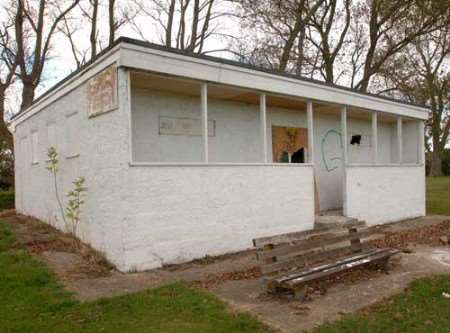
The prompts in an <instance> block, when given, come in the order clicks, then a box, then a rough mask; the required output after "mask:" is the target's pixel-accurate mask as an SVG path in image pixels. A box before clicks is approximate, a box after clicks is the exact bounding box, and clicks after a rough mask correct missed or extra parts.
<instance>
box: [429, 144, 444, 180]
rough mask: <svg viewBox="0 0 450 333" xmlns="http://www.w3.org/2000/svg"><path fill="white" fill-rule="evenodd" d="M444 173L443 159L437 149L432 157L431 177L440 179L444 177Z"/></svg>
mask: <svg viewBox="0 0 450 333" xmlns="http://www.w3.org/2000/svg"><path fill="white" fill-rule="evenodd" d="M443 175H444V174H443V172H442V157H441V154H440V152H439V151H438V150H437V149H435V150H433V152H432V155H431V166H430V176H432V177H440V176H443Z"/></svg>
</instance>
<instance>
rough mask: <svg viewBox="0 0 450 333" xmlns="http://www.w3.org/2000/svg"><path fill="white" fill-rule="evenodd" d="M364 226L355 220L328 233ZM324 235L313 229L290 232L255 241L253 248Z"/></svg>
mask: <svg viewBox="0 0 450 333" xmlns="http://www.w3.org/2000/svg"><path fill="white" fill-rule="evenodd" d="M364 226H365V222H361V221H358V220H355V221H353V222H346V223H345V224H344V225H343V226H339V227H336V228H333V229H330V230H327V231H329V232H330V233H332V232H333V231H335V232H336V231H340V230H344V229H349V228H359V227H364ZM322 234H324V230H316V229H312V230H305V231H299V232H290V233H285V234H281V235H274V236H268V237H260V238H255V239H253V246H255V247H263V246H264V245H266V244H280V243H289V242H293V241H301V240H304V239H305V238H308V237H312V236H316V235H322Z"/></svg>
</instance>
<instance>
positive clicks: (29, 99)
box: [20, 82, 36, 111]
mask: <svg viewBox="0 0 450 333" xmlns="http://www.w3.org/2000/svg"><path fill="white" fill-rule="evenodd" d="M35 89H36V87H35V86H34V85H32V84H30V83H27V82H23V90H22V104H21V105H20V110H21V111H23V110H25V109H26V108H27V107H29V106H30V105H31V104H32V103H33V100H34V90H35Z"/></svg>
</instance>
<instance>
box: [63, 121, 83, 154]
mask: <svg viewBox="0 0 450 333" xmlns="http://www.w3.org/2000/svg"><path fill="white" fill-rule="evenodd" d="M79 130H80V128H79V121H78V113H77V112H74V113H71V114H69V115H67V116H66V149H65V151H66V157H69V158H70V157H77V156H79V154H80V133H79Z"/></svg>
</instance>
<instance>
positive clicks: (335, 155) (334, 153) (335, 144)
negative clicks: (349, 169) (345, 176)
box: [320, 129, 343, 172]
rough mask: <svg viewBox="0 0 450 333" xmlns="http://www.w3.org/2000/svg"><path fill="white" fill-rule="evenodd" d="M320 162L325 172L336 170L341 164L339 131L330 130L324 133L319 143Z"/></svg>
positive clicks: (341, 147)
mask: <svg viewBox="0 0 450 333" xmlns="http://www.w3.org/2000/svg"><path fill="white" fill-rule="evenodd" d="M320 148H321V151H322V161H323V165H324V166H325V170H326V171H327V172H331V171H333V170H336V169H338V168H339V167H340V166H341V164H342V162H343V158H342V152H343V145H342V135H341V133H340V132H339V131H337V130H335V129H331V130H329V131H328V132H326V133H325V135H324V136H323V138H322V142H321V147H320Z"/></svg>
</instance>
